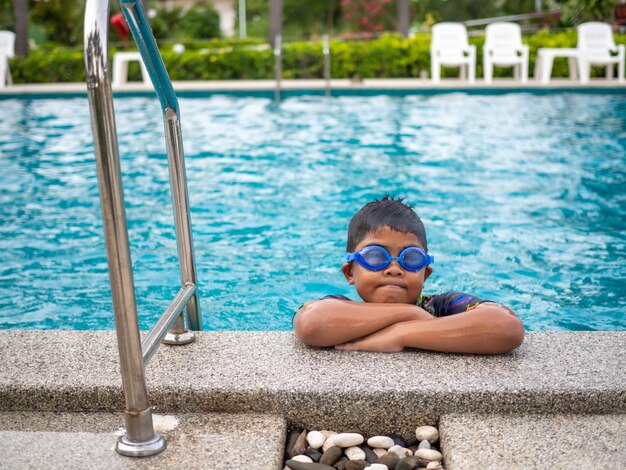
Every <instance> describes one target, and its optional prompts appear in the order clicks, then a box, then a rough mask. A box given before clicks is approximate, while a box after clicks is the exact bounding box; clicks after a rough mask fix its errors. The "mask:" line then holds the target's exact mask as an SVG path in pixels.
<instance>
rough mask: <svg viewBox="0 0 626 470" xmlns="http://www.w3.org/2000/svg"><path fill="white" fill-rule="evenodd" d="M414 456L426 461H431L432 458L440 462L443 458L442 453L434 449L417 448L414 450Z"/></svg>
mask: <svg viewBox="0 0 626 470" xmlns="http://www.w3.org/2000/svg"><path fill="white" fill-rule="evenodd" d="M415 457H417V458H418V459H421V460H426V461H427V462H432V461H433V460H435V461H437V462H441V460H442V459H443V455H441V453H440V452H437V451H436V450H435V449H417V450H416V451H415Z"/></svg>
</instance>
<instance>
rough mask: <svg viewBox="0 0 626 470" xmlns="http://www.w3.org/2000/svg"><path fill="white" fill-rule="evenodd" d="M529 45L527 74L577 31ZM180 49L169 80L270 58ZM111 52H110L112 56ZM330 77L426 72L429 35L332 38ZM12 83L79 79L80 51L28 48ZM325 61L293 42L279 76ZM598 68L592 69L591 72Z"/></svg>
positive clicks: (236, 74) (250, 47)
mask: <svg viewBox="0 0 626 470" xmlns="http://www.w3.org/2000/svg"><path fill="white" fill-rule="evenodd" d="M615 41H616V43H618V44H626V35H617V36H615ZM524 42H525V43H526V44H528V45H529V48H530V73H531V75H532V73H533V70H534V64H535V60H536V57H537V49H538V48H540V47H575V46H576V32H575V31H565V32H559V33H550V32H548V31H541V32H538V33H536V34H534V35H532V36H529V37H527V38H525V39H524ZM470 43H471V44H474V45H475V46H476V55H477V58H476V74H477V77H481V76H482V47H483V43H484V37H482V36H481V37H474V38H471V39H470ZM183 44H184V45H185V48H186V50H185V52H184V53H182V54H177V53H175V52H174V51H173V50H172V46H171V44H164V45H162V46H161V51H162V55H163V60H164V62H165V65H166V67H167V69H168V71H169V73H170V76H171V78H172V80H236V79H247V80H252V79H271V78H273V77H274V57H273V54H272V51H271V49H270V48H269V46H267V45H265V44H260V43H259V41H251V40H244V41H238V40H213V41H203V42H199V41H184V42H183ZM113 52H114V51H113V50H112V51H111V54H113ZM331 61H332V65H331V68H332V76H333V78H354V77H360V78H401V77H419V75H420V71H427V72H428V73H430V35H428V34H418V35H416V36H414V37H412V38H408V39H407V38H403V37H401V36H397V35H384V36H382V37H380V38H378V39H376V40H372V41H368V42H349V41H340V40H334V41H332V42H331ZM10 67H11V73H12V75H13V81H14V83H16V84H17V83H45V82H81V81H84V79H85V65H84V61H83V53H82V51H77V50H61V49H46V50H37V51H32V52H31V54H30V55H29V57H28V58H26V59H23V58H18V57H16V58H13V59H11V61H10ZM323 70H324V61H323V57H322V44H321V42H319V41H317V42H304V41H301V42H292V43H287V44H285V47H284V51H283V77H284V78H322V76H323ZM129 74H130V79H132V80H139V79H140V71H139V65H138V64H131V66H130V68H129ZM511 74H512V72H511V69H510V68H508V69H506V68H498V67H497V68H496V69H495V71H494V75H495V76H498V77H502V76H511ZM595 74H599V70H597V69H596V70H594V75H595ZM442 75H443V76H444V77H450V76H458V69H444V70H443V74H442ZM567 75H568V68H567V61H566V59H557V60H555V63H554V67H553V76H554V77H566V76H567Z"/></svg>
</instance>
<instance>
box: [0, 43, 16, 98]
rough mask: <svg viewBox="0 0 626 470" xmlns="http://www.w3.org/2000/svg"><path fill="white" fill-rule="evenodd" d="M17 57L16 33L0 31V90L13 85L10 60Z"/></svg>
mask: <svg viewBox="0 0 626 470" xmlns="http://www.w3.org/2000/svg"><path fill="white" fill-rule="evenodd" d="M14 55H15V33H13V32H11V31H0V88H4V87H5V85H6V84H8V85H11V84H12V80H11V71H10V70H9V59H10V58H11V57H13V56H14Z"/></svg>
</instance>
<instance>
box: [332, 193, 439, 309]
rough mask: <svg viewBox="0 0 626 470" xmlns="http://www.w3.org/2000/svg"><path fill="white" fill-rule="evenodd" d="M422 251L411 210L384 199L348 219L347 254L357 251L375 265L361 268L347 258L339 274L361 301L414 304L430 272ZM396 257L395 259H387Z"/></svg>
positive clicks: (420, 225)
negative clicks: (378, 265) (341, 273)
mask: <svg viewBox="0 0 626 470" xmlns="http://www.w3.org/2000/svg"><path fill="white" fill-rule="evenodd" d="M372 247H373V248H372ZM381 248H382V249H381ZM427 248H428V247H427V244H426V230H425V229H424V224H423V223H422V221H421V220H420V218H419V217H418V216H417V214H416V213H415V212H414V211H413V209H412V208H411V206H409V205H407V204H404V202H402V199H395V198H393V197H389V196H384V197H383V198H382V199H381V200H380V201H379V200H376V201H373V202H370V203H368V204H366V205H365V206H363V208H361V210H359V211H358V212H357V213H356V214H355V215H354V217H352V220H351V221H350V226H349V228H348V243H347V251H348V253H357V252H359V253H361V254H363V255H364V256H367V257H368V258H371V257H372V256H373V257H374V259H375V260H376V257H377V256H378V258H380V259H379V260H376V262H377V264H380V267H375V266H369V267H367V266H368V265H367V262H365V263H363V262H362V261H363V259H358V257H357V258H355V257H353V258H350V260H348V261H346V263H344V265H343V266H342V271H343V273H344V275H345V277H346V279H347V280H348V282H349V283H350V284H354V286H355V287H356V290H357V292H358V294H359V296H360V297H361V298H362V299H363V300H364V301H365V302H378V303H408V304H415V303H416V302H417V300H418V298H419V296H420V295H421V293H422V288H423V285H424V282H425V281H426V279H427V278H428V276H430V274H431V272H432V268H431V267H430V266H428V264H430V262H431V261H432V259H430V257H429V255H428V254H427V253H426V251H427ZM364 249H366V250H365V251H361V250H364ZM366 252H367V253H366ZM385 252H386V253H385ZM386 256H387V258H386V260H387V261H386V262H385V257H386ZM397 257H400V258H401V259H394V260H391V261H390V260H389V258H397ZM352 259H354V260H356V261H351V260H352ZM420 260H421V261H423V263H425V264H420ZM357 261H358V262H357Z"/></svg>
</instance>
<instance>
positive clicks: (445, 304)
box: [319, 292, 492, 317]
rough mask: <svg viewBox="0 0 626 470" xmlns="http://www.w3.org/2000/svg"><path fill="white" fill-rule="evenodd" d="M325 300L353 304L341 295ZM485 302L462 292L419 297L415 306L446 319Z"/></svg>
mask: <svg viewBox="0 0 626 470" xmlns="http://www.w3.org/2000/svg"><path fill="white" fill-rule="evenodd" d="M325 299H336V300H349V301H352V302H353V300H352V299H350V298H349V297H346V296H345V295H341V294H329V295H326V296H324V297H322V298H321V299H319V300H325ZM485 302H492V301H491V300H486V299H481V298H480V297H476V296H475V295H471V294H466V293H464V292H443V293H441V294H433V295H421V296H420V298H419V299H418V300H417V305H418V306H419V307H421V308H423V309H424V310H426V311H427V312H428V313H430V314H431V315H433V316H435V317H447V316H449V315H455V314H457V313H462V312H467V311H469V310H472V309H474V308H476V307H478V306H479V305H480V304H482V303H485Z"/></svg>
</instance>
